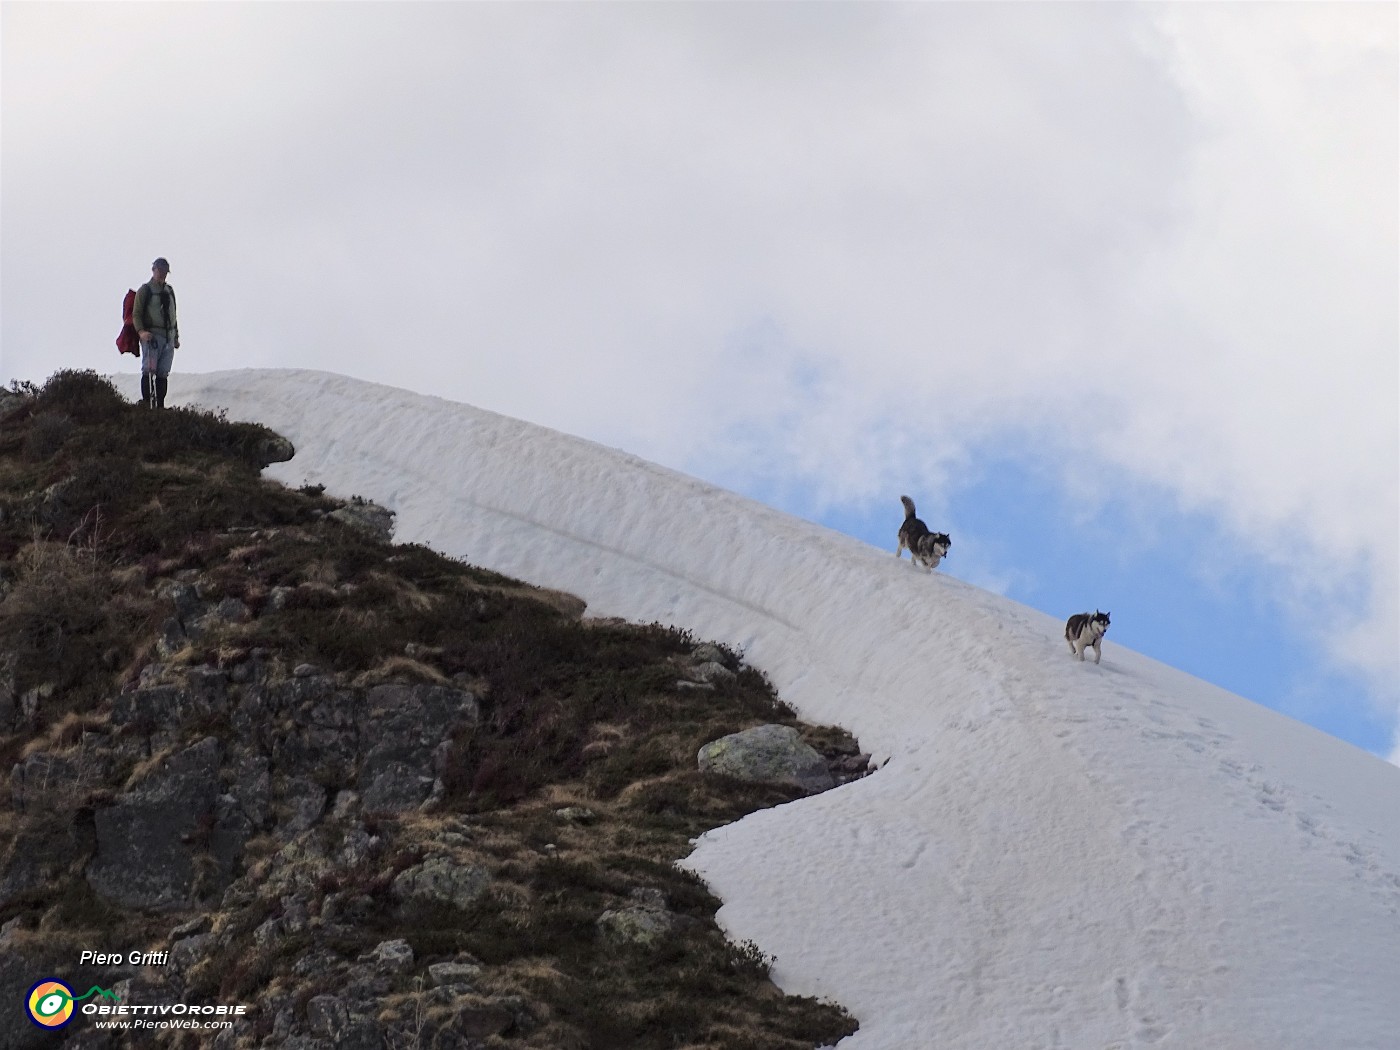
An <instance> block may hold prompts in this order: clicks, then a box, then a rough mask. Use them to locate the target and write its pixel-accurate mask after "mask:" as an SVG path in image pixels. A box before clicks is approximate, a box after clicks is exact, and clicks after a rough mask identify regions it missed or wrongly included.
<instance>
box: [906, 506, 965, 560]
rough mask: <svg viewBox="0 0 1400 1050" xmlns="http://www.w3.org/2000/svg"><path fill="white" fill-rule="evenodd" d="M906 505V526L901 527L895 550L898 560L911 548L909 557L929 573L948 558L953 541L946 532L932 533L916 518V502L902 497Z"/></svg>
mask: <svg viewBox="0 0 1400 1050" xmlns="http://www.w3.org/2000/svg"><path fill="white" fill-rule="evenodd" d="M899 502H901V503H903V504H904V524H903V525H901V526H900V527H899V546H897V547H896V548H895V549H894V556H895V557H896V558H899V557H902V556H903V555H904V548H906V547H908V548H909V557H910V559H911V560H912V561H913V563H914V564H915V565H923V566H924V567H925V568H927V569H928V570H929V571H932V570H934V569H936V568H937V567H938V563H939V562H940V561H942V560H943V559H944V558H946V557H947V556H948V548H949V547H951V546H952V545H953V541H952V540H951V539H949V538H948V534H947V533H946V532H930V531H929V528H928V526H927V525H925V524H924V523H923V522H922V521H920V520H919V519H918V518H917V517H915V516H914V501H913V500H912V499H910V498H909V497H908V496H900V497H899Z"/></svg>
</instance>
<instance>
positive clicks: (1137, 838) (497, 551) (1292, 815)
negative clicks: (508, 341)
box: [123, 371, 1400, 1050]
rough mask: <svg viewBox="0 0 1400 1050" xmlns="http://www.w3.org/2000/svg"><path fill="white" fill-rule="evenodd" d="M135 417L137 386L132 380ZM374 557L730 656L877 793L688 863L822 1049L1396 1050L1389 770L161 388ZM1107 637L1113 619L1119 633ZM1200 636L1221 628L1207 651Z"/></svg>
mask: <svg viewBox="0 0 1400 1050" xmlns="http://www.w3.org/2000/svg"><path fill="white" fill-rule="evenodd" d="M123 382H125V383H126V385H127V387H129V388H130V389H129V390H128V393H129V394H132V395H134V391H135V385H136V384H135V377H134V376H132V377H123ZM171 385H172V388H173V394H174V396H175V400H177V401H180V402H185V403H187V402H190V401H194V402H198V403H200V404H203V405H205V406H208V407H215V406H219V407H224V408H227V410H228V412H229V415H230V416H231V417H232V418H238V419H254V420H258V421H260V422H263V423H266V424H267V425H269V426H271V427H273V428H274V429H276V430H277V431H279V432H280V433H282V434H285V435H286V436H287V437H289V438H290V439H291V440H292V441H293V442H294V443H295V444H296V447H297V456H296V458H295V459H294V460H293V461H292V462H291V463H287V464H282V465H279V466H277V467H275V468H272V469H270V470H269V471H268V473H269V474H270V475H271V476H274V477H277V478H280V479H281V480H283V481H286V482H288V483H290V484H294V485H296V484H301V483H302V482H303V481H310V482H319V483H323V484H325V485H326V486H327V488H328V489H330V490H331V491H332V492H334V493H337V494H340V495H345V496H348V495H351V494H358V495H362V496H365V497H367V498H371V499H373V500H375V501H377V502H379V503H382V504H383V505H385V506H387V507H389V508H391V509H393V510H395V511H396V512H397V514H398V518H397V532H396V535H397V538H398V539H400V540H405V541H407V540H416V541H420V542H425V543H428V544H431V545H432V546H434V547H435V548H437V549H439V550H442V551H444V552H447V553H450V554H453V555H457V556H460V557H463V558H465V559H467V560H470V561H471V562H473V563H476V564H480V565H484V566H489V567H491V568H493V569H497V570H499V571H501V572H505V573H509V574H511V575H514V576H518V577H521V578H523V579H526V580H530V581H532V582H535V583H538V584H541V585H544V586H549V587H557V588H562V589H565V590H568V591H572V592H574V593H576V594H578V595H580V596H581V597H583V598H585V599H586V600H587V602H588V604H589V611H590V613H591V614H593V615H619V616H625V617H628V618H631V619H636V620H644V621H650V620H660V621H663V622H669V623H675V624H678V625H682V626H685V627H689V628H691V629H693V630H694V631H695V632H696V634H697V635H699V636H702V637H707V638H717V639H722V640H724V641H727V642H730V643H732V644H734V645H736V646H738V647H740V648H742V649H743V650H744V651H745V653H746V655H747V657H748V659H749V661H750V662H752V663H753V664H755V665H756V666H758V667H760V668H762V669H763V670H765V671H766V672H767V673H768V674H769V675H770V676H771V678H772V679H773V682H774V684H775V685H776V686H777V688H778V690H779V692H780V693H781V695H782V696H783V697H784V699H786V700H787V701H788V702H789V703H791V704H792V705H793V706H794V707H795V708H796V709H797V710H798V711H799V712H800V713H801V714H802V715H803V716H804V717H805V718H807V719H808V720H811V721H818V722H830V723H838V724H840V725H843V726H845V727H847V728H849V729H851V730H852V731H853V732H855V733H856V734H857V735H858V737H859V738H860V740H861V741H862V743H863V745H864V746H865V747H866V749H867V750H871V751H873V752H874V753H875V754H876V755H877V756H878V757H880V758H888V759H889V761H888V764H887V765H885V767H884V768H883V769H882V770H881V771H880V772H879V773H878V774H876V775H875V776H872V777H869V778H866V779H865V780H862V781H859V782H857V783H855V784H852V785H849V786H847V787H844V788H841V789H839V790H836V791H832V792H829V793H826V794H823V795H819V796H817V797H815V798H812V799H807V800H804V801H802V802H799V803H795V804H793V805H791V806H785V807H781V808H779V809H775V810H770V811H766V812H763V813H759V814H755V815H753V816H751V817H749V818H747V819H745V820H742V821H739V822H738V823H736V824H732V825H730V826H728V827H725V828H721V829H719V830H717V831H714V832H711V833H710V834H709V835H707V836H705V837H704V838H703V839H702V840H701V841H700V842H699V844H698V847H697V849H696V851H695V854H694V856H693V857H692V858H691V860H690V864H691V865H692V866H693V867H694V868H695V869H696V870H697V871H699V872H700V873H702V874H703V875H704V877H705V878H706V879H707V880H708V881H709V882H710V884H711V885H712V886H713V887H714V889H715V890H716V892H717V893H718V894H719V895H720V896H721V897H722V898H723V899H724V900H725V901H726V904H725V906H724V908H723V910H722V911H721V913H720V920H721V922H722V923H723V924H724V925H725V927H726V929H728V930H729V931H730V933H731V934H732V935H733V936H734V937H736V938H738V939H747V938H752V939H753V940H755V941H757V942H758V944H759V945H760V946H761V947H762V948H763V949H764V950H765V951H767V952H770V953H772V954H774V955H776V956H777V965H776V966H775V969H774V975H775V978H776V980H777V981H778V982H779V983H780V984H781V985H782V986H783V987H784V988H785V989H787V990H789V991H792V992H796V993H801V994H809V995H819V996H825V997H829V998H832V999H835V1000H837V1001H839V1002H841V1003H842V1004H843V1005H845V1006H846V1007H847V1008H848V1009H849V1010H850V1011H851V1012H852V1013H853V1014H855V1016H856V1017H857V1018H858V1019H859V1021H860V1024H861V1029H860V1031H859V1032H858V1033H857V1034H856V1035H854V1036H852V1037H851V1038H850V1039H848V1040H846V1041H844V1042H843V1043H842V1044H841V1050H874V1048H880V1050H923V1048H928V1050H933V1048H937V1050H959V1048H969V1050H973V1048H975V1050H994V1048H1026V1047H1047V1048H1048V1047H1067V1048H1095V1050H1098V1048H1110V1047H1113V1048H1128V1047H1171V1048H1191V1050H1202V1048H1222V1050H1288V1048H1297V1050H1320V1048H1346V1050H1361V1048H1375V1050H1382V1048H1394V1047H1398V1046H1400V998H1398V997H1397V992H1400V769H1397V768H1396V767H1394V766H1391V765H1388V764H1386V763H1384V762H1382V761H1381V760H1380V759H1378V758H1375V757H1373V756H1371V755H1368V754H1366V753H1364V752H1362V751H1360V750H1357V749H1355V748H1353V747H1351V746H1350V745H1347V744H1344V743H1342V742H1340V741H1338V740H1335V739H1333V738H1331V737H1328V736H1326V735H1324V734H1322V733H1320V732H1318V731H1316V730H1313V729H1311V728H1309V727H1307V726H1304V725H1302V724H1300V723H1298V722H1294V721H1292V720H1290V719H1288V718H1285V717H1284V716H1281V715H1279V714H1276V713H1274V712H1272V711H1269V710H1267V709H1265V708H1263V707H1260V706H1257V705H1255V704H1253V703H1250V702H1248V701H1246V700H1243V699H1241V698H1239V697H1237V696H1234V695H1231V694H1229V693H1226V692H1224V691H1222V690H1220V689H1217V688H1215V687H1214V686H1211V685H1208V684H1207V683H1205V682H1202V681H1199V680H1197V679H1193V678H1190V677H1189V676H1186V675H1184V674H1181V673H1179V672H1177V671H1174V670H1172V669H1170V668H1168V667H1165V666H1163V665H1161V664H1159V663H1156V662H1154V661H1152V660H1149V659H1147V658H1145V657H1142V656H1140V655H1138V654H1136V653H1133V652H1130V651H1126V650H1124V649H1122V648H1120V647H1118V646H1116V645H1115V644H1114V642H1113V632H1112V631H1110V632H1109V637H1108V639H1107V641H1106V643H1105V651H1104V660H1103V664H1102V665H1101V666H1098V667H1096V666H1094V665H1093V664H1092V663H1088V664H1080V663H1076V662H1074V661H1073V660H1071V658H1070V655H1069V652H1068V649H1067V647H1066V645H1065V643H1064V641H1063V637H1062V631H1063V616H1064V615H1068V614H1069V613H1072V612H1078V611H1080V610H1077V609H1064V610H1057V613H1059V614H1062V615H1060V616H1058V617H1056V618H1051V617H1048V616H1045V615H1043V614H1041V613H1039V612H1036V611H1034V610H1031V609H1028V608H1026V607H1024V606H1021V605H1018V604H1016V603H1015V602H1012V601H1009V600H1007V599H1004V598H1001V597H998V596H996V595H992V594H989V593H987V592H985V591H981V590H978V589H977V588H974V587H971V586H969V585H967V584H964V583H962V582H960V581H959V580H957V579H956V578H955V576H954V575H953V574H955V573H956V572H957V560H956V548H955V549H954V550H955V553H954V555H953V557H952V558H951V559H950V560H949V561H947V562H945V563H944V567H943V570H944V571H941V572H939V573H937V574H934V575H927V574H924V573H922V572H919V571H915V570H914V569H912V568H911V567H910V565H909V562H908V560H907V559H906V560H904V561H896V560H895V558H894V557H892V552H893V548H894V531H895V528H896V526H897V524H898V522H899V519H900V508H899V503H898V498H897V497H898V495H899V494H898V493H891V494H890V541H891V542H890V548H889V549H888V550H876V549H873V548H871V547H869V546H867V545H865V544H863V543H860V542H858V541H855V540H853V539H850V538H847V537H844V536H841V535H838V534H836V533H833V532H831V531H829V530H826V529H823V528H821V527H819V526H815V525H812V524H809V523H806V522H802V521H799V520H796V519H794V518H791V517H788V516H786V515H783V514H780V513H778V512H776V511H774V510H771V509H769V508H766V507H763V506H761V505H759V504H756V503H754V502H752V501H750V500H746V499H743V498H741V497H738V496H736V495H733V494H731V493H728V492H724V491H721V490H719V489H716V488H714V487H712V486H709V485H706V484H704V483H702V482H700V481H697V480H695V479H692V478H688V477H685V476H683V475H680V474H677V473H675V472H672V471H669V470H666V469H663V468H661V467H657V466H655V465H652V464H649V463H646V462H643V461H641V460H639V459H637V458H635V457H633V456H630V455H627V454H626V453H623V452H619V451H616V450H614V449H609V448H604V447H601V446H599V445H596V444H592V443H590V442H586V441H582V440H579V439H576V438H571V437H568V436H566V435H563V434H559V433H556V432H553V431H550V430H547V429H544V428H541V427H538V426H534V425H531V424H527V423H522V422H519V421H516V420H511V419H507V418H504V417H501V416H497V415H494V414H492V413H489V412H484V411H481V410H478V409H475V408H471V407H468V406H465V405H459V404H454V403H450V402H446V401H442V400H439V399H435V398H431V397H423V396H420V395H417V394H412V393H408V392H405V391H400V390H394V389H390V388H386V387H381V386H376V385H372V384H367V383H363V382H359V381H357V380H352V379H347V378H345V377H341V376H336V375H330V374H325V373H317V372H302V371H238V372H224V373H216V374H211V375H207V376H191V375H177V376H176V377H174V379H173V380H172V384H171ZM1112 611H1113V614H1114V617H1115V619H1116V620H1118V621H1120V622H1121V621H1122V620H1124V619H1127V618H1129V617H1131V616H1132V615H1133V610H1131V609H1121V608H1115V609H1113V610H1112ZM1223 629H1228V625H1224V627H1223Z"/></svg>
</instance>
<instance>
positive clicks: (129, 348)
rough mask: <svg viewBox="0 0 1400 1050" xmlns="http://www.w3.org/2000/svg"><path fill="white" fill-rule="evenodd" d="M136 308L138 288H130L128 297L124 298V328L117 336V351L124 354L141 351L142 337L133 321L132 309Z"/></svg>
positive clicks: (136, 353)
mask: <svg viewBox="0 0 1400 1050" xmlns="http://www.w3.org/2000/svg"><path fill="white" fill-rule="evenodd" d="M135 309H136V289H134V288H128V289H127V291H126V298H125V299H123V300H122V330H121V334H119V335H118V336H117V351H118V353H123V354H135V355H138V356H139V355H140V353H141V339H140V337H139V336H138V335H137V334H136V325H135V324H133V323H132V319H131V315H132V311H134V310H135Z"/></svg>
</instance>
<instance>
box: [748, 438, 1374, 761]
mask: <svg viewBox="0 0 1400 1050" xmlns="http://www.w3.org/2000/svg"><path fill="white" fill-rule="evenodd" d="M963 466H964V467H966V468H968V469H966V470H960V471H956V472H954V477H953V478H952V480H951V482H950V485H949V487H948V488H947V489H946V490H944V491H942V492H937V493H931V492H922V493H921V492H919V491H918V487H919V482H918V481H917V480H915V479H914V478H913V477H912V475H911V478H910V479H909V480H908V481H907V482H906V483H904V485H903V487H902V488H900V489H899V490H898V491H893V490H892V491H891V492H890V494H889V497H888V499H881V500H880V502H879V503H878V504H875V503H871V504H862V505H860V506H852V505H849V504H840V505H823V504H824V503H825V500H824V499H823V498H822V497H821V496H819V495H817V494H815V493H813V492H811V491H804V490H803V489H802V487H801V486H800V485H797V484H795V483H794V482H793V480H792V479H791V478H789V479H785V480H782V481H778V480H776V479H772V478H761V477H749V478H747V479H743V480H742V481H740V480H739V479H731V481H730V482H722V483H725V484H730V485H731V487H734V484H733V483H734V482H737V487H738V490H739V491H742V492H744V494H745V495H748V496H750V497H752V498H754V499H757V500H760V501H761V502H764V503H768V504H769V505H771V506H776V507H779V508H780V509H782V510H785V511H787V512H789V513H792V514H796V515H798V516H800V517H804V518H808V519H809V520H814V521H817V522H819V523H821V524H823V525H825V526H827V527H828V528H832V529H835V530H837V531H839V532H842V533H845V534H847V535H849V536H854V537H856V538H857V539H861V540H864V541H866V542H868V543H870V544H872V545H874V546H876V547H880V548H883V549H885V550H889V551H890V552H891V556H893V551H894V547H895V533H896V530H897V529H898V527H899V523H900V520H901V518H902V515H903V511H902V508H901V507H900V504H899V496H900V494H901V493H902V492H907V493H908V494H909V495H910V496H911V497H912V498H913V499H914V500H915V502H916V504H917V505H918V510H919V516H920V517H921V518H923V519H924V520H925V521H926V522H927V523H928V525H929V527H930V528H933V529H935V530H938V531H947V532H949V533H950V534H951V535H952V537H953V549H952V553H951V556H950V557H949V559H948V560H947V561H946V562H945V563H944V565H943V567H942V569H941V570H940V571H944V572H948V573H950V574H952V575H955V576H958V577H960V578H962V579H965V580H967V581H968V582H970V583H974V584H976V585H978V586H981V587H985V588H987V589H989V590H993V591H996V592H997V593H1000V594H1004V595H1006V596H1007V597H1009V598H1012V599H1014V600H1016V601H1019V602H1021V603H1023V604H1025V605H1029V606H1031V607H1032V608H1036V609H1040V610H1042V611H1043V612H1046V613H1049V614H1051V615H1053V616H1055V617H1067V616H1069V615H1070V614H1071V613H1076V612H1082V611H1085V610H1093V609H1095V608H1098V609H1103V610H1106V611H1109V612H1111V613H1112V615H1113V626H1112V628H1111V631H1110V634H1109V645H1111V644H1112V643H1114V642H1117V643H1119V644H1121V645H1124V646H1127V647H1129V648H1132V649H1135V650H1137V651H1138V652H1141V653H1144V654H1146V655H1148V656H1151V657H1152V658H1153V659H1156V660H1160V661H1161V662H1162V663H1165V664H1168V665H1170V666H1173V667H1176V668H1178V669H1180V670H1182V671H1185V672H1187V673H1188V674H1191V675H1194V676H1195V677H1197V678H1201V679H1204V680H1205V681H1208V682H1212V683H1214V684H1216V685H1219V686H1221V687H1222V688H1225V689H1228V690H1229V691H1231V692H1233V693H1237V694H1239V695H1241V696H1244V697H1246V698H1248V699H1250V700H1253V701H1255V702H1257V703H1260V704H1263V705H1265V706H1267V707H1270V708H1272V709H1274V710H1276V711H1279V712H1281V713H1283V714H1286V715H1288V716H1290V717H1292V718H1296V719H1298V720H1299V721H1302V722H1306V723H1308V724H1309V725H1312V726H1314V727H1315V728H1318V729H1320V730H1322V731H1323V732H1326V733H1329V734H1331V735H1333V736H1336V737H1339V738H1340V739H1342V740H1345V741H1347V742H1349V743H1351V744H1354V745H1355V746H1357V747H1360V748H1362V749H1364V750H1366V751H1370V752H1372V753H1375V754H1379V755H1382V756H1384V755H1386V754H1388V753H1389V752H1390V750H1391V748H1392V746H1393V733H1394V726H1393V724H1392V719H1391V717H1389V716H1388V715H1387V714H1386V713H1385V712H1384V711H1383V710H1381V709H1380V708H1381V705H1379V704H1377V703H1376V702H1375V700H1374V698H1372V697H1370V696H1368V693H1367V690H1366V687H1365V684H1364V682H1363V681H1361V680H1360V679H1358V678H1353V677H1352V676H1350V675H1348V674H1346V673H1344V672H1343V671H1342V670H1340V669H1339V668H1338V667H1337V666H1336V665H1335V664H1334V663H1333V662H1332V661H1330V660H1329V659H1328V657H1327V654H1326V653H1325V652H1324V650H1323V648H1322V641H1321V639H1319V638H1313V637H1311V636H1310V626H1309V625H1308V624H1306V623H1303V622H1300V620H1299V617H1298V616H1297V614H1296V613H1295V612H1293V611H1291V610H1290V608H1289V607H1288V606H1287V605H1286V603H1285V602H1284V601H1283V600H1282V599H1281V598H1280V596H1279V594H1280V589H1279V588H1278V587H1277V586H1276V584H1277V580H1276V574H1277V573H1278V572H1279V569H1278V567H1277V566H1276V565H1270V564H1269V563H1267V561H1266V560H1265V559H1263V558H1262V557H1261V556H1259V555H1258V554H1257V553H1254V552H1252V551H1250V550H1249V549H1247V548H1246V547H1245V546H1244V545H1243V544H1241V543H1240V542H1239V540H1238V539H1237V538H1232V537H1231V536H1230V535H1229V534H1228V532H1227V531H1226V530H1225V529H1224V527H1223V526H1222V525H1221V524H1220V523H1218V522H1217V521H1215V520H1213V519H1212V518H1211V517H1210V516H1208V515H1205V514H1200V513H1189V512H1185V511H1183V510H1181V509H1180V508H1179V507H1178V506H1177V504H1176V501H1175V500H1174V499H1173V497H1172V496H1171V494H1170V493H1168V492H1166V491H1158V490H1153V489H1152V488H1151V487H1149V486H1143V485H1127V486H1126V487H1125V488H1123V489H1122V491H1119V492H1116V493H1115V495H1114V496H1112V497H1108V498H1105V497H1104V494H1103V489H1101V488H1100V489H1099V490H1098V491H1097V494H1096V495H1095V496H1094V497H1091V498H1088V499H1083V498H1080V497H1078V496H1077V495H1076V494H1074V493H1072V492H1071V491H1070V489H1069V488H1068V487H1067V486H1066V485H1065V484H1064V483H1063V481H1061V480H1060V478H1059V477H1058V476H1057V474H1056V471H1055V470H1054V469H1053V467H1052V466H1051V465H1050V464H1047V463H1046V462H1044V461H1043V460H1038V459H1037V458H1036V457H1034V456H1027V455H1024V454H1018V453H1016V452H1012V451H1008V450H1006V449H983V450H980V451H978V452H975V453H974V454H973V455H971V456H970V457H968V459H967V460H965V461H964V463H963ZM905 557H906V560H907V557H908V556H907V555H906V556H905ZM1357 587H1358V597H1359V596H1360V583H1359V582H1358V585H1357Z"/></svg>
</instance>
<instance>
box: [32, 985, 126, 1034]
mask: <svg viewBox="0 0 1400 1050" xmlns="http://www.w3.org/2000/svg"><path fill="white" fill-rule="evenodd" d="M94 995H96V996H99V997H101V998H103V999H110V1000H112V1002H114V1003H115V1002H120V1000H119V999H118V998H117V993H116V992H114V991H112V990H111V989H110V988H99V987H98V986H97V985H95V984H94V985H93V986H92V987H91V988H89V989H88V990H87V991H86V992H84V993H83V994H82V995H76V996H75V995H74V994H73V989H71V988H69V987H68V986H67V985H66V984H64V983H63V982H62V981H56V980H54V979H53V978H52V977H50V978H47V979H46V980H43V981H39V982H37V983H36V984H35V985H34V987H33V988H31V989H29V1003H28V1006H29V1019H30V1020H31V1021H33V1022H34V1023H35V1024H37V1025H38V1026H39V1027H40V1028H62V1027H63V1026H64V1025H66V1024H67V1023H68V1022H69V1021H71V1020H73V1004H74V1003H80V1002H82V1001H83V1000H84V999H87V998H90V997H92V996H94Z"/></svg>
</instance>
